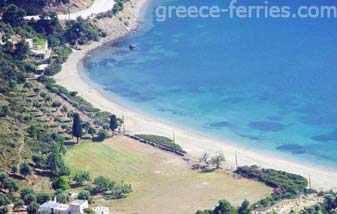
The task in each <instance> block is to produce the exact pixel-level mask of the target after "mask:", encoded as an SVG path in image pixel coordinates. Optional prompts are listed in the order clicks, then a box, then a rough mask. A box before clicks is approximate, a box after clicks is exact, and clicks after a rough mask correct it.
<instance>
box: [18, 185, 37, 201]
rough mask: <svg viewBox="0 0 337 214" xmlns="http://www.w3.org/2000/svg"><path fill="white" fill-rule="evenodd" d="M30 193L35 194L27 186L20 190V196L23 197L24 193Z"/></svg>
mask: <svg viewBox="0 0 337 214" xmlns="http://www.w3.org/2000/svg"><path fill="white" fill-rule="evenodd" d="M31 193H32V194H35V192H34V190H33V189H31V188H29V187H25V188H23V189H22V190H21V193H20V198H21V199H24V198H25V196H26V195H28V194H31Z"/></svg>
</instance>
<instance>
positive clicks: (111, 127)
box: [109, 115, 118, 134]
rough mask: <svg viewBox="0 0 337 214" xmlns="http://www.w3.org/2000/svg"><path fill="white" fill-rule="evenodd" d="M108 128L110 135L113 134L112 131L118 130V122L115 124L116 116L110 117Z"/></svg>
mask: <svg viewBox="0 0 337 214" xmlns="http://www.w3.org/2000/svg"><path fill="white" fill-rule="evenodd" d="M109 126H110V129H111V130H112V134H113V133H114V131H115V130H116V129H117V128H118V122H117V117H116V115H111V117H110V124H109Z"/></svg>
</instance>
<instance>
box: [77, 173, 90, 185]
mask: <svg viewBox="0 0 337 214" xmlns="http://www.w3.org/2000/svg"><path fill="white" fill-rule="evenodd" d="M73 180H74V181H75V182H76V184H77V185H79V186H83V183H84V182H86V181H90V180H91V179H90V174H89V172H88V171H80V172H78V173H76V174H75V175H74V176H73Z"/></svg>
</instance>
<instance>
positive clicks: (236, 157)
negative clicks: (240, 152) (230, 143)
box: [235, 152, 239, 169]
mask: <svg viewBox="0 0 337 214" xmlns="http://www.w3.org/2000/svg"><path fill="white" fill-rule="evenodd" d="M235 165H236V169H238V167H239V164H238V156H237V153H236V152H235Z"/></svg>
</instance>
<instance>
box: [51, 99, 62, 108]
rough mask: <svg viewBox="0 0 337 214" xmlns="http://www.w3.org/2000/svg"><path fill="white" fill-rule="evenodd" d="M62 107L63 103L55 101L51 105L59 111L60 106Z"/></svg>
mask: <svg viewBox="0 0 337 214" xmlns="http://www.w3.org/2000/svg"><path fill="white" fill-rule="evenodd" d="M61 105H62V103H60V102H58V101H55V102H53V103H52V104H51V107H53V108H56V109H58V108H59V107H60V106H61Z"/></svg>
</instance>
